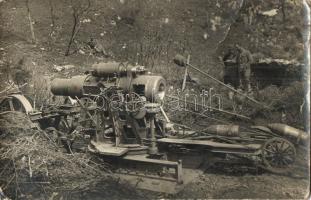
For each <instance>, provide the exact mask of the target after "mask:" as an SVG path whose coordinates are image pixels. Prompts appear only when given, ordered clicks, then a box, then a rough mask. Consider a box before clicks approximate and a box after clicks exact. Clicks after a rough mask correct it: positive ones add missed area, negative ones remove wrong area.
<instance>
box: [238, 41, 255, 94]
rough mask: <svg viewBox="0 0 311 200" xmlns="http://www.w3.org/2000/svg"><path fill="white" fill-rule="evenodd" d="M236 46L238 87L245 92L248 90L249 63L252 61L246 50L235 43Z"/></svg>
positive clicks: (249, 89) (249, 87)
mask: <svg viewBox="0 0 311 200" xmlns="http://www.w3.org/2000/svg"><path fill="white" fill-rule="evenodd" d="M236 48H237V49H238V52H239V53H238V59H237V65H238V72H239V81H240V88H243V89H244V90H246V91H247V92H250V91H251V85H250V76H251V63H252V62H253V56H252V54H251V53H250V52H249V51H248V50H246V49H244V48H242V47H240V46H239V45H236Z"/></svg>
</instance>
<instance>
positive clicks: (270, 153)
mask: <svg viewBox="0 0 311 200" xmlns="http://www.w3.org/2000/svg"><path fill="white" fill-rule="evenodd" d="M261 150H262V160H263V164H264V167H265V168H266V169H267V170H269V171H271V172H273V173H287V172H288V171H289V170H290V169H291V168H292V166H293V164H294V162H295V158H296V149H295V146H294V145H293V144H292V143H291V142H290V141H288V140H286V139H283V138H277V137H275V138H272V139H269V140H267V141H266V142H265V143H264V144H263V146H262V149H261Z"/></svg>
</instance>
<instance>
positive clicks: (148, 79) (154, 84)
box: [131, 75, 166, 102]
mask: <svg viewBox="0 0 311 200" xmlns="http://www.w3.org/2000/svg"><path fill="white" fill-rule="evenodd" d="M131 89H132V90H133V91H134V92H136V93H138V94H140V95H144V96H145V97H146V98H147V100H148V101H151V102H157V101H160V100H163V98H164V96H165V90H166V82H165V79H164V78H163V77H162V76H157V75H141V76H137V77H136V78H134V79H133V80H132V84H131Z"/></svg>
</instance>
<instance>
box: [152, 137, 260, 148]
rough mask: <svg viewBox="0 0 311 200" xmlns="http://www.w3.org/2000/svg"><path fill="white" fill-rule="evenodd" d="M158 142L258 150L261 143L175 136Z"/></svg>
mask: <svg viewBox="0 0 311 200" xmlns="http://www.w3.org/2000/svg"><path fill="white" fill-rule="evenodd" d="M157 141H158V142H161V143H169V144H183V145H200V146H206V147H210V148H224V149H247V150H258V149H259V148H260V147H261V145H260V144H245V145H244V144H226V143H220V142H213V141H209V140H191V139H175V138H162V139H158V140H157Z"/></svg>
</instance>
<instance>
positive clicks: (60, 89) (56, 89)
mask: <svg viewBox="0 0 311 200" xmlns="http://www.w3.org/2000/svg"><path fill="white" fill-rule="evenodd" d="M86 78H87V75H85V76H74V77H72V78H71V79H63V78H56V79H54V80H53V81H52V83H51V91H52V93H53V94H54V95H58V96H71V97H75V96H77V97H81V96H83V85H84V83H85V80H86Z"/></svg>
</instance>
